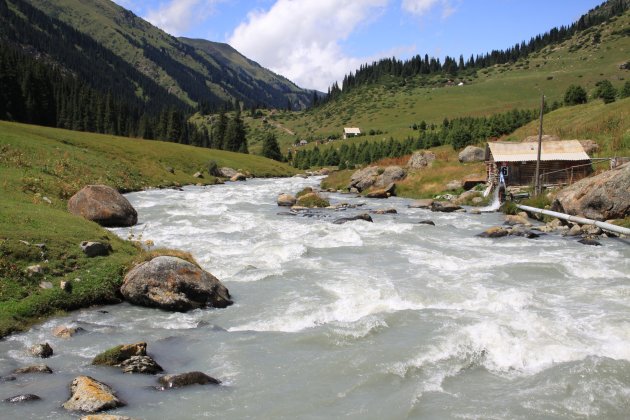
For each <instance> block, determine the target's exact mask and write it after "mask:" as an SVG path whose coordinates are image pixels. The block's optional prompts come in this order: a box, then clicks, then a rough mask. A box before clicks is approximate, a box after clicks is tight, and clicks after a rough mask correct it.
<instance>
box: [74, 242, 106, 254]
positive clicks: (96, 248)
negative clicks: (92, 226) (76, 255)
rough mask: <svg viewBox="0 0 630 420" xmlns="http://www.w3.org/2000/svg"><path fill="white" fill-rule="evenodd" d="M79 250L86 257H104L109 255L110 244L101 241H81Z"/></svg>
mask: <svg viewBox="0 0 630 420" xmlns="http://www.w3.org/2000/svg"><path fill="white" fill-rule="evenodd" d="M80 246H81V250H82V251H83V253H84V254H85V255H86V256H87V257H88V258H93V257H105V256H107V255H109V253H110V251H111V250H112V247H111V245H110V244H103V243H101V242H90V241H83V242H81V245H80Z"/></svg>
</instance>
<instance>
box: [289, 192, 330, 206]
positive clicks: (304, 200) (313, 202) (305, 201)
mask: <svg viewBox="0 0 630 420" xmlns="http://www.w3.org/2000/svg"><path fill="white" fill-rule="evenodd" d="M296 204H297V205H298V206H302V207H308V208H313V207H328V206H330V202H329V201H328V200H326V199H324V198H322V197H320V196H319V195H317V194H316V193H309V194H306V195H303V196H301V197H300V198H298V200H297V203H296Z"/></svg>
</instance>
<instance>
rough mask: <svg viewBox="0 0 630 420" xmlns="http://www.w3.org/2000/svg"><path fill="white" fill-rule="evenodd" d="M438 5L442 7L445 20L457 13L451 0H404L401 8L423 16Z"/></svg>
mask: <svg viewBox="0 0 630 420" xmlns="http://www.w3.org/2000/svg"><path fill="white" fill-rule="evenodd" d="M436 5H439V6H442V17H443V18H447V17H449V16H450V15H452V14H453V13H454V12H455V7H454V6H453V5H452V4H451V2H450V1H449V0H402V4H401V7H402V9H403V10H404V11H406V12H409V13H411V14H413V15H416V16H423V15H425V14H427V13H428V12H429V11H430V10H431V9H433V8H434V7H435V6H436Z"/></svg>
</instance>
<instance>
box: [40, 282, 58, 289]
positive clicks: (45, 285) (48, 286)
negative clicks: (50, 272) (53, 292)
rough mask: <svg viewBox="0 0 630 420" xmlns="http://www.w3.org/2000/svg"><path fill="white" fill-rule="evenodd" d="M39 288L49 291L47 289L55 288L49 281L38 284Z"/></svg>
mask: <svg viewBox="0 0 630 420" xmlns="http://www.w3.org/2000/svg"><path fill="white" fill-rule="evenodd" d="M39 288H40V289H46V290H49V289H54V288H55V286H53V284H52V283H51V282H49V281H43V282H41V283H39Z"/></svg>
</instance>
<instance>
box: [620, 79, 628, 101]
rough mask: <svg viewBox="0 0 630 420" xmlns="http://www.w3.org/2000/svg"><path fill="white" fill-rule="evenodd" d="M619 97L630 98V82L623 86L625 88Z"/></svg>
mask: <svg viewBox="0 0 630 420" xmlns="http://www.w3.org/2000/svg"><path fill="white" fill-rule="evenodd" d="M619 97H620V98H621V99H623V98H628V97H630V80H626V83H624V84H623V87H622V88H621V90H620V91H619Z"/></svg>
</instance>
